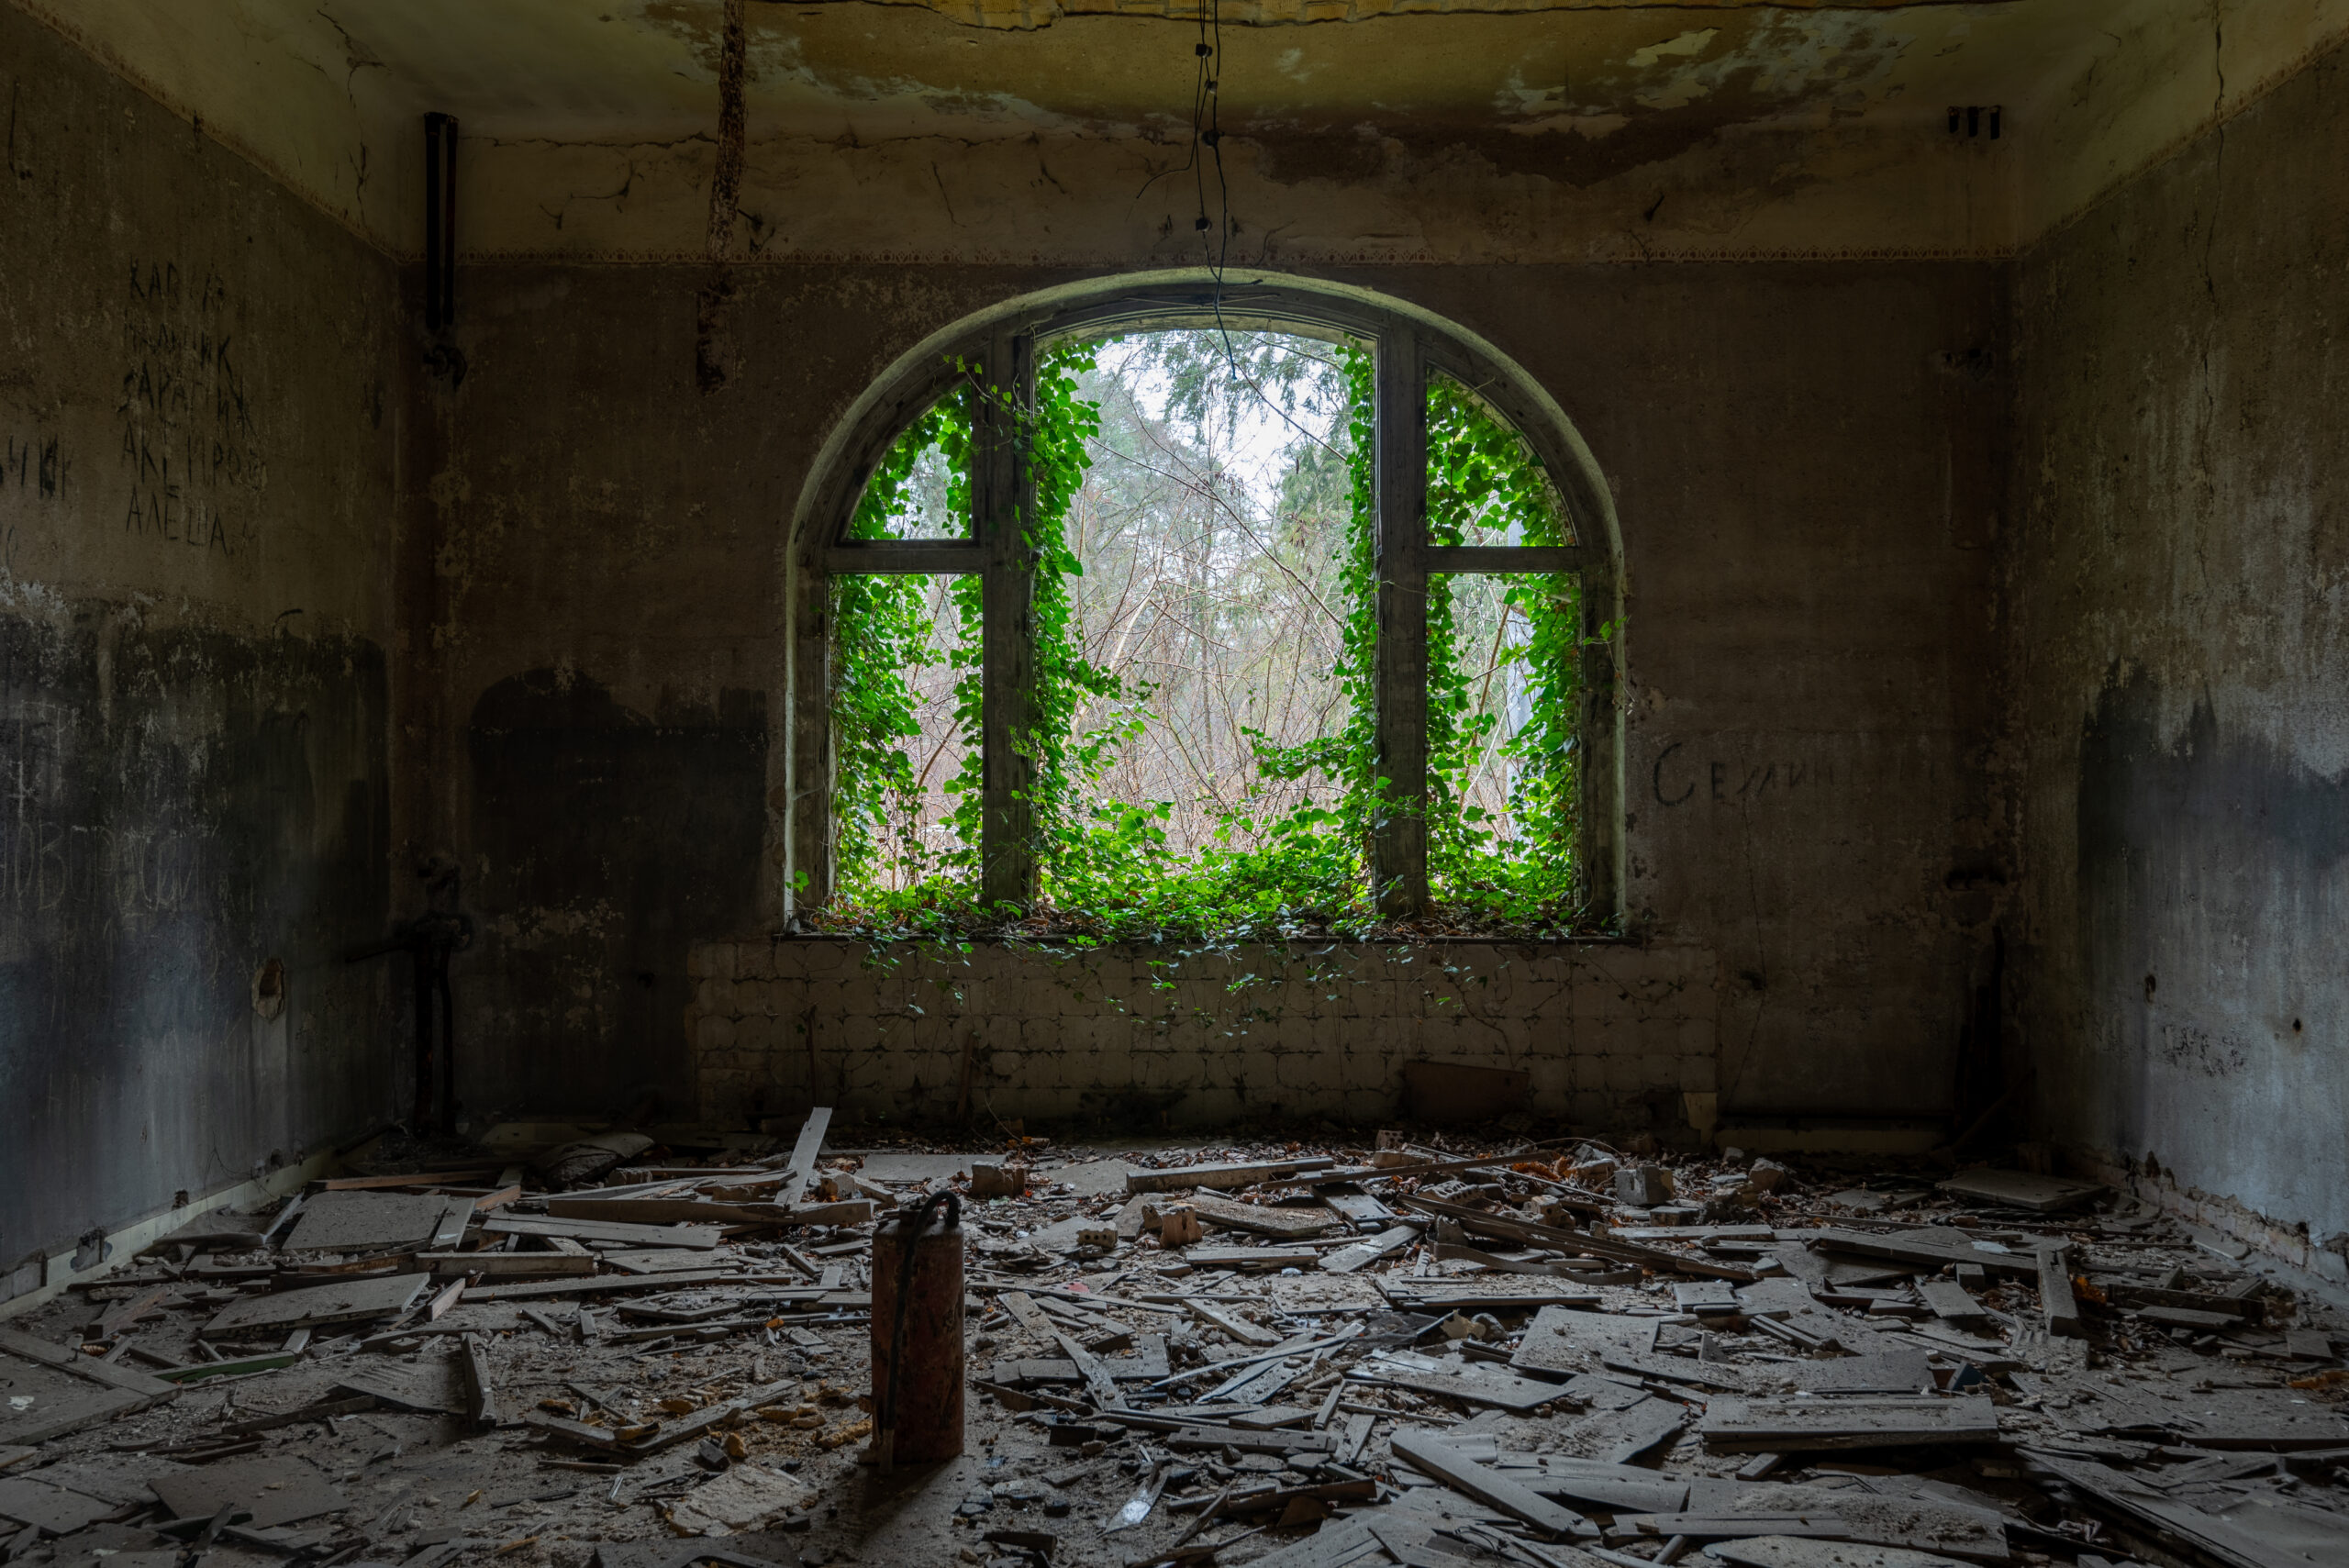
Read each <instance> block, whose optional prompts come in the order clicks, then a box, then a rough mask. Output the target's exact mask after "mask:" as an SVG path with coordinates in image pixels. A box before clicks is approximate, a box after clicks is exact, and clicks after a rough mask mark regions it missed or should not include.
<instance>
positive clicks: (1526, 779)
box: [1427, 376, 1583, 919]
mask: <svg viewBox="0 0 2349 1568" xmlns="http://www.w3.org/2000/svg"><path fill="white" fill-rule="evenodd" d="M1427 516H1428V537H1429V539H1430V542H1431V543H1433V544H1437V545H1463V544H1467V543H1469V542H1471V536H1472V535H1491V534H1498V535H1500V536H1502V537H1504V538H1505V539H1508V541H1509V542H1510V543H1511V544H1515V545H1533V546H1543V545H1550V546H1554V545H1563V544H1565V543H1567V542H1568V539H1567V537H1566V535H1567V528H1566V525H1565V518H1564V511H1563V509H1562V508H1561V506H1559V504H1558V500H1557V495H1556V493H1555V491H1554V489H1553V486H1552V485H1551V483H1550V479H1549V475H1548V474H1547V473H1545V472H1544V471H1543V469H1542V465H1541V463H1540V462H1539V461H1538V460H1537V459H1536V458H1535V457H1534V456H1533V454H1532V452H1531V450H1529V449H1528V447H1527V445H1526V443H1525V439H1524V438H1523V437H1521V436H1520V435H1519V434H1518V432H1517V431H1515V430H1513V429H1511V428H1508V426H1507V425H1505V424H1503V423H1502V422H1501V421H1500V420H1498V419H1497V418H1496V417H1493V414H1492V412H1491V410H1489V409H1488V408H1486V406H1485V405H1484V404H1483V403H1482V402H1481V401H1479V400H1478V399H1477V398H1476V397H1475V395H1472V394H1471V393H1469V392H1468V391H1467V390H1466V389H1465V388H1464V387H1463V386H1461V385H1460V384H1458V383H1457V382H1454V381H1453V380H1451V379H1450V378H1449V377H1445V376H1431V377H1430V378H1429V385H1428V493H1427ZM1477 589H1482V590H1483V592H1481V593H1477V592H1475V590H1477ZM1471 610H1475V611H1480V612H1482V613H1481V614H1475V615H1470V614H1468V613H1466V612H1469V611H1471ZM1582 623H1583V616H1582V601H1581V592H1580V585H1579V584H1578V582H1577V580H1576V579H1575V575H1574V574H1573V573H1528V574H1525V575H1520V576H1509V577H1482V578H1479V577H1463V576H1459V575H1456V574H1438V575H1434V576H1431V578H1430V579H1429V582H1428V704H1427V709H1428V806H1427V813H1428V862H1429V867H1428V869H1429V877H1430V883H1431V892H1432V893H1433V895H1434V896H1435V897H1436V898H1437V900H1438V901H1439V902H1440V903H1443V904H1448V905H1457V906H1463V907H1464V908H1466V909H1471V910H1475V911H1477V912H1480V913H1482V914H1484V915H1486V916H1489V917H1499V918H1519V919H1523V918H1535V917H1542V916H1543V915H1545V914H1554V913H1557V912H1558V911H1559V910H1560V909H1561V907H1562V906H1564V905H1565V904H1566V903H1568V902H1569V901H1570V900H1572V899H1573V897H1574V895H1575V830H1576V827H1577V821H1576V813H1575V768H1576V763H1577V762H1578V761H1579V758H1578V755H1577V751H1578V743H1577V740H1576V735H1575V723H1576V711H1577V705H1578V702H1579V700H1580V696H1581V680H1580V675H1581V664H1582V660H1581V652H1582V649H1581V644H1582ZM1512 710H1514V711H1512ZM1489 773H1500V774H1501V775H1502V777H1503V778H1504V779H1505V781H1506V782H1505V784H1504V785H1503V789H1502V792H1501V796H1502V797H1501V799H1500V800H1498V801H1494V800H1493V799H1492V798H1491V797H1492V793H1493V792H1492V791H1490V790H1489V789H1488V790H1486V791H1482V792H1480V791H1478V790H1477V789H1476V787H1475V785H1476V784H1477V783H1478V781H1479V778H1480V775H1486V774H1489ZM1480 794H1481V795H1483V797H1484V798H1482V799H1480V798H1479V795H1480Z"/></svg>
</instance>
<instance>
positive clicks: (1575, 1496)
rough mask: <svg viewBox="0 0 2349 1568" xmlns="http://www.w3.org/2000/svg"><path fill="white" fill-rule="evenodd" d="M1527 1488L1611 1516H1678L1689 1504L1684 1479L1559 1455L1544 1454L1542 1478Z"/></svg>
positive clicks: (1639, 1467) (1635, 1467)
mask: <svg viewBox="0 0 2349 1568" xmlns="http://www.w3.org/2000/svg"><path fill="white" fill-rule="evenodd" d="M1526 1485H1529V1486H1531V1487H1532V1488H1533V1489H1534V1490H1535V1491H1537V1492H1539V1493H1541V1494H1542V1496H1548V1497H1555V1498H1557V1499H1559V1500H1560V1501H1561V1502H1567V1503H1583V1504H1586V1505H1588V1506H1589V1507H1595V1508H1600V1509H1604V1510H1605V1511H1607V1512H1609V1513H1641V1514H1664V1513H1675V1512H1677V1511H1678V1510H1679V1509H1681V1508H1683V1507H1687V1502H1688V1483H1687V1480H1686V1479H1685V1478H1683V1477H1680V1476H1676V1475H1666V1474H1664V1473H1663V1472H1661V1471H1656V1470H1647V1469H1643V1468H1642V1467H1641V1466H1639V1465H1636V1464H1609V1463H1608V1462H1605V1461H1604V1460H1597V1459H1568V1458H1564V1457H1561V1456H1559V1455H1556V1454H1544V1455H1542V1471H1541V1473H1540V1475H1539V1476H1538V1477H1534V1478H1531V1479H1528V1480H1527V1481H1526Z"/></svg>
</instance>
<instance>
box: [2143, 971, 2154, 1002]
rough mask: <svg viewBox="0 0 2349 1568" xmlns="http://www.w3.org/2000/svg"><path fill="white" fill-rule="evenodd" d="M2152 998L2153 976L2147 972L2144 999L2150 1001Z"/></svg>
mask: <svg viewBox="0 0 2349 1568" xmlns="http://www.w3.org/2000/svg"><path fill="white" fill-rule="evenodd" d="M2153 999H2154V977H2153V976H2152V975H2150V974H2148V975H2147V976H2145V1000H2146V1001H2148V1002H2150V1001H2152V1000H2153Z"/></svg>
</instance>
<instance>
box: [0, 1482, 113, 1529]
mask: <svg viewBox="0 0 2349 1568" xmlns="http://www.w3.org/2000/svg"><path fill="white" fill-rule="evenodd" d="M116 1507H117V1506H116V1505H115V1504H113V1503H109V1502H107V1501H106V1499H104V1498H103V1497H91V1496H83V1494H82V1493H79V1492H72V1491H68V1490H67V1489H66V1488H64V1487H62V1486H52V1485H50V1484H49V1483H48V1482H46V1481H36V1480H33V1479H31V1478H29V1477H23V1476H14V1475H7V1476H0V1519H14V1520H16V1521H17V1523H18V1524H28V1525H32V1526H34V1527H35V1528H37V1529H39V1530H40V1532H41V1533H42V1534H43V1535H71V1534H72V1533H73V1532H74V1531H75V1530H77V1529H82V1528H83V1526H85V1525H90V1524H95V1523H96V1522H97V1521H98V1520H100V1519H102V1518H106V1516H107V1515H108V1514H111V1513H113V1512H115V1511H116Z"/></svg>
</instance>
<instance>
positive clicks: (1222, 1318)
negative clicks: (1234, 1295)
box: [1183, 1296, 1281, 1346]
mask: <svg viewBox="0 0 2349 1568" xmlns="http://www.w3.org/2000/svg"><path fill="white" fill-rule="evenodd" d="M1183 1305H1184V1306H1185V1307H1188V1308H1189V1309H1190V1313H1191V1316H1192V1317H1194V1318H1197V1319H1198V1320H1199V1321H1200V1322H1202V1323H1205V1324H1206V1325H1207V1326H1208V1328H1210V1329H1218V1330H1219V1331H1221V1332H1222V1333H1223V1334H1224V1335H1226V1336H1227V1337H1229V1338H1230V1339H1233V1340H1238V1341H1240V1343H1241V1344H1243V1345H1260V1346H1261V1345H1277V1344H1279V1343H1280V1342H1281V1337H1280V1336H1279V1335H1278V1334H1275V1333H1274V1332H1273V1331H1272V1330H1270V1329H1259V1328H1258V1327H1256V1325H1255V1324H1253V1323H1251V1322H1249V1321H1248V1319H1246V1318H1242V1317H1241V1316H1240V1315H1239V1314H1238V1313H1234V1312H1226V1311H1224V1310H1223V1309H1222V1308H1220V1307H1213V1306H1210V1305H1208V1303H1207V1302H1204V1301H1201V1300H1200V1299H1198V1298H1197V1296H1193V1297H1192V1298H1191V1299H1190V1300H1188V1301H1186V1302H1185V1303H1184V1304H1183Z"/></svg>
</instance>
